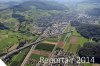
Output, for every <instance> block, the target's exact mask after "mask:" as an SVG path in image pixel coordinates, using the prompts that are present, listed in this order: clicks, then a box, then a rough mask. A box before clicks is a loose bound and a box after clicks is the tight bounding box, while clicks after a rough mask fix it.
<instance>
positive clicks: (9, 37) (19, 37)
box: [0, 30, 38, 52]
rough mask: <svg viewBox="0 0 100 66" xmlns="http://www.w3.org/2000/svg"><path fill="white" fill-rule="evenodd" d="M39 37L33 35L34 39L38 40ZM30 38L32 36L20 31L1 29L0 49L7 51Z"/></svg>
mask: <svg viewBox="0 0 100 66" xmlns="http://www.w3.org/2000/svg"><path fill="white" fill-rule="evenodd" d="M37 37H38V36H31V39H32V41H34V40H36V38H37ZM29 39H30V36H26V35H23V34H21V33H18V32H12V31H8V30H0V51H1V52H5V51H7V50H8V49H9V48H10V47H12V46H13V45H15V44H19V43H20V42H23V41H25V40H29Z"/></svg>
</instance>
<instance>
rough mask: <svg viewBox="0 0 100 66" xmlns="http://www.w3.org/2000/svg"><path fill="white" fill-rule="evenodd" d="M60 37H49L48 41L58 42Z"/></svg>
mask: <svg viewBox="0 0 100 66" xmlns="http://www.w3.org/2000/svg"><path fill="white" fill-rule="evenodd" d="M58 40H59V39H58V37H52V38H48V39H47V40H46V41H50V42H58Z"/></svg>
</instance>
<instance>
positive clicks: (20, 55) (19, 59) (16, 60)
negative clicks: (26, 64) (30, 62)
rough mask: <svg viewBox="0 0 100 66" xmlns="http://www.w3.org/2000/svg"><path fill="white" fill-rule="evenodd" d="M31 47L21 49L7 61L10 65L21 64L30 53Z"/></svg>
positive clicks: (17, 65) (16, 65)
mask: <svg viewBox="0 0 100 66" xmlns="http://www.w3.org/2000/svg"><path fill="white" fill-rule="evenodd" d="M29 49H30V48H26V49H24V50H22V51H20V52H19V53H18V54H17V55H15V56H13V57H12V58H11V60H10V62H8V63H7V65H8V66H19V65H21V63H22V62H23V60H24V58H25V56H26V54H27V53H28V51H29Z"/></svg>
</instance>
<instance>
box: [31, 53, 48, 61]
mask: <svg viewBox="0 0 100 66" xmlns="http://www.w3.org/2000/svg"><path fill="white" fill-rule="evenodd" d="M40 57H44V58H47V57H46V56H42V55H37V54H32V55H31V58H32V59H36V60H39V59H40Z"/></svg>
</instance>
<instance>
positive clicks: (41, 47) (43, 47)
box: [35, 43, 55, 51]
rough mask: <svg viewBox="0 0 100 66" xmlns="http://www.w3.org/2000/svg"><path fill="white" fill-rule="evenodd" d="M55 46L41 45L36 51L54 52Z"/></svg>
mask: <svg viewBox="0 0 100 66" xmlns="http://www.w3.org/2000/svg"><path fill="white" fill-rule="evenodd" d="M54 46H55V45H52V44H45V43H41V44H39V45H37V46H36V48H35V49H36V50H45V51H52V50H53V48H54Z"/></svg>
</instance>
